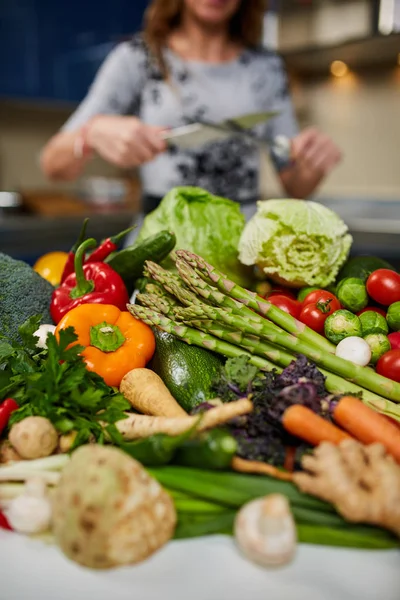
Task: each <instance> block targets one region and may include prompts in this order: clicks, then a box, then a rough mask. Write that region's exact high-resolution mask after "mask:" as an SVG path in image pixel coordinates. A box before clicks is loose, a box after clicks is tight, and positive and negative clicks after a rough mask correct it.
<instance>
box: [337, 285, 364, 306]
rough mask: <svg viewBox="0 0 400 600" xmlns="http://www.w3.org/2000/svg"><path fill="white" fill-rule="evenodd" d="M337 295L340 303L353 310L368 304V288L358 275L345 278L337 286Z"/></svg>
mask: <svg viewBox="0 0 400 600" xmlns="http://www.w3.org/2000/svg"><path fill="white" fill-rule="evenodd" d="M336 295H337V297H338V299H339V302H340V304H341V305H342V306H344V307H345V308H347V309H348V310H351V311H352V312H358V311H359V310H361V309H362V308H365V307H366V306H367V304H368V294H367V288H366V287H365V283H364V282H363V280H362V279H359V278H358V277H348V278H347V279H343V280H342V281H341V282H340V283H339V285H338V286H337V289H336Z"/></svg>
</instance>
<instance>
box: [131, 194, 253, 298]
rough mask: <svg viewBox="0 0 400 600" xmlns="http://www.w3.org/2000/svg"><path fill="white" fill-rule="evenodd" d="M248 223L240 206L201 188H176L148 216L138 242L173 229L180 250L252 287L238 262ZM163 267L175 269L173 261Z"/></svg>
mask: <svg viewBox="0 0 400 600" xmlns="http://www.w3.org/2000/svg"><path fill="white" fill-rule="evenodd" d="M244 222H245V219H244V216H243V215H242V213H241V212H240V207H239V205H238V204H237V203H236V202H232V200H228V199H226V198H221V197H219V196H213V195H212V194H209V193H208V192H207V191H206V190H203V189H201V188H198V187H175V188H173V189H172V190H171V191H170V192H169V193H168V194H167V195H166V196H165V197H164V198H163V200H162V201H161V203H160V205H159V206H158V207H157V208H156V209H155V210H154V211H153V212H151V213H150V214H149V215H147V217H146V218H145V220H144V224H143V227H142V229H141V230H140V234H139V238H138V241H139V242H140V241H142V240H144V239H146V238H148V237H150V236H151V235H153V234H155V233H157V232H158V231H162V230H163V229H169V230H170V231H173V232H174V234H175V236H176V248H177V249H179V248H183V249H186V250H192V251H193V252H196V253H198V254H201V256H203V257H204V258H205V259H206V260H208V261H210V262H211V263H212V264H213V265H215V266H218V268H220V269H221V270H222V271H223V272H224V273H226V274H227V275H229V277H230V278H231V279H233V280H234V281H236V282H237V283H240V285H243V286H245V287H248V286H249V285H250V279H249V274H248V272H247V269H246V268H245V267H243V265H241V264H240V262H239V260H238V244H239V238H240V235H241V233H242V231H243V227H244ZM163 264H165V266H166V267H168V268H172V267H173V266H174V264H173V262H172V261H171V260H167V261H165V262H164V263H163Z"/></svg>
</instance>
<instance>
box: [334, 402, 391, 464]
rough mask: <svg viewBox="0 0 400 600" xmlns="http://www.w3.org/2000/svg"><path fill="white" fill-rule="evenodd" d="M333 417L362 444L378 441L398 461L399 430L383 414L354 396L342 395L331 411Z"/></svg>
mask: <svg viewBox="0 0 400 600" xmlns="http://www.w3.org/2000/svg"><path fill="white" fill-rule="evenodd" d="M333 418H334V419H335V421H336V422H337V423H338V424H339V425H340V426H341V427H343V429H346V431H348V432H349V433H351V434H352V435H353V436H354V437H355V438H357V439H358V440H359V441H360V442H362V443H363V444H373V443H375V442H378V443H380V444H382V446H384V447H385V448H386V451H387V452H388V453H389V454H391V455H392V456H393V457H394V458H395V459H396V461H397V462H400V430H399V428H398V427H397V425H394V424H393V423H391V422H390V421H389V420H388V419H386V418H385V417H384V415H380V414H379V413H377V412H375V411H374V410H373V409H372V408H369V406H366V405H365V404H363V403H362V402H361V400H359V399H358V398H355V397H354V396H343V397H342V398H341V399H340V400H339V402H338V403H337V405H336V407H335V409H334V411H333Z"/></svg>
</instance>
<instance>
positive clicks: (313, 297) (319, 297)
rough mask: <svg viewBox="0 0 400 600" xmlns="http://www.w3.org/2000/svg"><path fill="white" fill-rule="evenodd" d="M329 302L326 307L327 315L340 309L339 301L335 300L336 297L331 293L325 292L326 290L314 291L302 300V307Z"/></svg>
mask: <svg viewBox="0 0 400 600" xmlns="http://www.w3.org/2000/svg"><path fill="white" fill-rule="evenodd" d="M329 300H330V303H329V305H327V307H328V306H329V309H331V310H330V312H329V313H328V314H331V313H333V312H335V310H339V308H341V306H340V302H339V300H338V299H337V298H336V296H335V295H334V294H332V293H331V292H327V291H326V290H314V291H313V292H310V293H309V294H308V295H307V296H306V297H305V298H304V300H303V306H307V304H316V303H317V302H322V303H323V304H324V303H325V302H328V301H329Z"/></svg>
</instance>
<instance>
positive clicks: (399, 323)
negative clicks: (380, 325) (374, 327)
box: [386, 302, 400, 331]
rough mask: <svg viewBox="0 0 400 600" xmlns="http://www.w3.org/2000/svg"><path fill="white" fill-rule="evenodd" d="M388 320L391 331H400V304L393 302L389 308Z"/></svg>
mask: <svg viewBox="0 0 400 600" xmlns="http://www.w3.org/2000/svg"><path fill="white" fill-rule="evenodd" d="M386 319H387V322H388V325H389V327H390V329H393V331H400V302H393V304H391V305H390V306H389V308H388V311H387V315H386Z"/></svg>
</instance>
